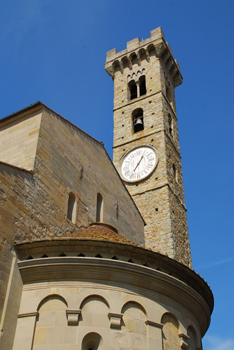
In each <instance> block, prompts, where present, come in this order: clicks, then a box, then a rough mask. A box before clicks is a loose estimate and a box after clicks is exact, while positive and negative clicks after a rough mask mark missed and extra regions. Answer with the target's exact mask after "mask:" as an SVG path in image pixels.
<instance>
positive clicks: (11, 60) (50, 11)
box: [0, 0, 234, 350]
mask: <svg viewBox="0 0 234 350" xmlns="http://www.w3.org/2000/svg"><path fill="white" fill-rule="evenodd" d="M233 18H234V2H233V1H232V0H229V1H228V0H220V1H218V0H212V1H211V0H203V1H202V0H197V1H193V0H177V1H175V0H164V1H163V0H161V1H158V0H144V1H143V0H135V1H122V0H119V1H116V0H99V1H94V0H86V1H78V0H76V1H75V0H68V1H61V0H56V1H55V0H49V1H48V0H20V1H18V0H10V1H7V0H3V1H2V3H1V12H0V45H1V56H0V76H1V95H0V101H1V103H0V117H1V118H2V117H4V116H6V115H9V114H11V113H13V112H15V111H17V110H19V109H21V108H24V107H26V106H28V105H30V104H32V103H34V102H36V101H38V100H40V101H42V102H43V103H45V104H46V105H48V107H50V108H52V109H53V110H55V111H56V112H57V113H59V114H61V115H62V116H64V117H65V118H67V119H69V120H70V121H71V122H72V123H74V124H76V125H77V126H78V127H80V128H81V129H83V130H84V131H86V132H88V133H89V134H91V135H92V136H93V137H95V138H97V139H98V140H100V141H103V142H104V144H105V146H106V149H107V151H108V152H109V154H110V155H111V156H112V133H113V131H112V130H113V122H112V119H113V115H112V108H113V83H112V80H111V78H110V77H109V76H108V75H107V74H106V72H105V71H104V63H105V57H106V52H107V51H109V50H111V49H113V48H114V47H116V48H117V51H121V50H123V49H125V47H126V42H127V41H129V40H131V39H134V38H135V37H138V36H139V37H140V39H146V38H148V37H149V36H150V31H151V30H153V29H154V28H157V27H158V26H161V27H162V29H163V31H164V34H165V37H166V41H168V42H169V43H170V46H171V48H172V50H173V53H174V57H175V58H176V59H177V60H178V62H179V64H180V67H181V73H182V76H183V78H184V82H183V84H182V85H181V86H179V87H178V88H177V89H176V98H177V115H178V120H179V135H180V145H181V155H182V166H183V175H184V187H185V199H186V205H187V208H188V225H189V234H190V240H191V249H192V258H193V267H194V269H195V270H196V271H197V272H198V273H199V274H200V275H201V276H202V277H203V278H204V279H205V280H206V281H207V282H208V284H209V285H210V286H211V288H212V290H213V293H214V297H215V309H214V312H213V315H212V322H211V326H210V328H209V331H208V332H207V334H206V336H205V337H204V340H203V347H204V350H211V349H212V350H233V349H234V325H233V317H232V314H233V310H234V296H233V295H234V293H233V289H234V278H233V277H234V268H233V267H234V250H233V243H234V239H233V227H234V225H233V222H232V220H233V216H234V213H233V208H234V203H233V198H234V193H233V192H234V191H233V188H234V186H233V177H234V176H233V175H234V174H233V173H234V162H233V150H234V138H233V129H234V122H233V110H232V108H231V107H232V106H231V105H232V102H233V91H234V86H233V85H234V74H233V71H234V69H233V57H234V49H233V43H234V21H233Z"/></svg>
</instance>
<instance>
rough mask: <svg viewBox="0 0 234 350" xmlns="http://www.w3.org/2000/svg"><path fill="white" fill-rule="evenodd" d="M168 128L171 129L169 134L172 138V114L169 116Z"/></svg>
mask: <svg viewBox="0 0 234 350" xmlns="http://www.w3.org/2000/svg"><path fill="white" fill-rule="evenodd" d="M168 128H169V134H170V135H171V136H172V118H171V115H170V114H168Z"/></svg>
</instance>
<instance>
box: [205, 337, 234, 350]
mask: <svg viewBox="0 0 234 350" xmlns="http://www.w3.org/2000/svg"><path fill="white" fill-rule="evenodd" d="M203 348H204V350H233V349H234V339H225V338H219V337H216V336H206V338H205V342H204V344H203Z"/></svg>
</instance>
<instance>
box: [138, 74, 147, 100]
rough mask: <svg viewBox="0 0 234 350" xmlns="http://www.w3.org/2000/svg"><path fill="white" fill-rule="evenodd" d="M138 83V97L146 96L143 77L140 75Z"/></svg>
mask: <svg viewBox="0 0 234 350" xmlns="http://www.w3.org/2000/svg"><path fill="white" fill-rule="evenodd" d="M139 82H140V96H142V95H145V94H146V85H145V76H144V75H142V76H141V77H140V79H139Z"/></svg>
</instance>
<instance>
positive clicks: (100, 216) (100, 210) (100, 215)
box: [96, 193, 103, 222]
mask: <svg viewBox="0 0 234 350" xmlns="http://www.w3.org/2000/svg"><path fill="white" fill-rule="evenodd" d="M96 222H103V198H102V195H101V193H98V194H97V204H96Z"/></svg>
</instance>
